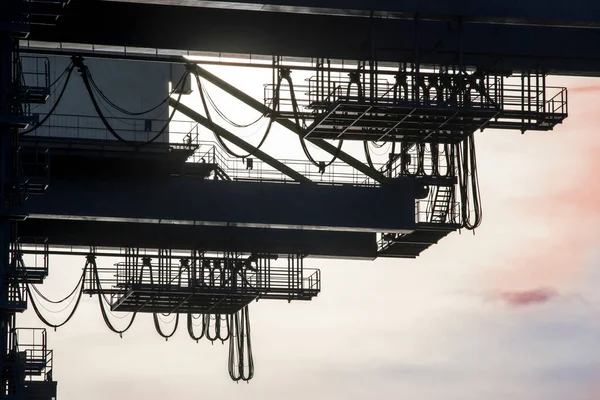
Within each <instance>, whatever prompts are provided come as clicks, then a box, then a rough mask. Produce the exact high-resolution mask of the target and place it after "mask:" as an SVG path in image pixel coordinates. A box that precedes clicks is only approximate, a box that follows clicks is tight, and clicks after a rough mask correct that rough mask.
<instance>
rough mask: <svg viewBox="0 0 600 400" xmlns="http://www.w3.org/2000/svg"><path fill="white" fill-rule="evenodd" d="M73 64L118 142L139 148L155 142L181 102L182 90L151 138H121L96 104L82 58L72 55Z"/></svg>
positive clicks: (105, 123) (88, 72)
mask: <svg viewBox="0 0 600 400" xmlns="http://www.w3.org/2000/svg"><path fill="white" fill-rule="evenodd" d="M73 64H74V65H75V66H76V67H77V69H78V70H79V74H80V75H81V79H82V80H83V84H84V85H85V88H86V90H87V92H88V95H89V97H90V100H92V104H93V105H94V109H95V110H96V114H97V115H98V116H99V117H100V120H102V123H103V124H104V127H105V128H106V129H107V130H108V132H109V133H110V134H111V135H112V136H113V137H115V138H116V139H117V140H119V141H120V142H123V143H125V144H127V145H129V146H132V147H135V148H140V147H143V146H146V145H149V144H151V143H153V142H155V141H156V140H157V139H158V138H159V137H160V136H161V135H162V134H163V133H165V131H166V130H167V128H168V127H169V124H170V123H171V121H172V120H173V117H174V116H175V112H176V111H177V105H179V103H180V102H181V96H182V95H183V90H182V91H180V92H179V96H178V97H177V101H176V106H175V107H173V111H172V112H171V115H170V116H169V119H168V120H167V121H166V122H165V125H164V126H163V127H162V128H161V129H160V131H158V133H157V134H156V135H154V136H153V137H152V138H150V139H149V140H147V141H145V142H130V141H129V140H127V139H125V138H123V137H122V136H121V135H119V133H117V131H115V129H114V128H113V127H112V126H111V125H110V123H109V122H108V120H107V119H106V117H105V116H104V113H103V112H102V110H101V109H100V105H99V104H98V101H97V100H96V96H95V95H94V92H93V90H92V87H91V84H90V77H91V73H90V71H89V68H88V67H87V66H86V65H85V64H84V63H83V59H82V58H81V57H73ZM187 74H189V70H186V75H187Z"/></svg>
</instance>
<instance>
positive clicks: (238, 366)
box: [228, 306, 254, 382]
mask: <svg viewBox="0 0 600 400" xmlns="http://www.w3.org/2000/svg"><path fill="white" fill-rule="evenodd" d="M230 319H231V326H232V331H233V334H232V337H231V340H230V341H229V359H228V370H229V376H230V377H231V379H232V380H234V381H236V382H237V381H240V380H242V381H245V382H248V381H249V380H250V379H252V378H253V377H254V356H253V354H252V340H251V335H250V315H249V313H248V306H245V307H244V308H242V309H241V310H240V311H238V312H237V313H235V314H234V315H232V316H231V317H230Z"/></svg>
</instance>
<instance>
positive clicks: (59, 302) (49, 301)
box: [31, 273, 85, 304]
mask: <svg viewBox="0 0 600 400" xmlns="http://www.w3.org/2000/svg"><path fill="white" fill-rule="evenodd" d="M84 279H85V273H83V274H81V277H80V278H79V281H78V282H77V285H76V286H75V288H73V290H72V291H71V293H69V294H68V295H67V296H65V297H63V298H62V299H60V300H50V299H49V298H48V297H46V296H44V295H43V294H42V292H40V290H39V289H38V288H37V287H36V286H35V285H31V287H32V288H33V291H34V292H35V293H36V294H37V295H38V296H39V297H41V298H42V299H44V300H45V301H47V302H48V303H52V304H61V303H63V302H65V301H66V300H68V299H69V298H71V296H73V295H74V294H75V293H76V292H77V288H78V287H79V285H81V283H82V282H83V280H84Z"/></svg>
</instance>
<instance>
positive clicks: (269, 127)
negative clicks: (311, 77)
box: [194, 74, 281, 158]
mask: <svg viewBox="0 0 600 400" xmlns="http://www.w3.org/2000/svg"><path fill="white" fill-rule="evenodd" d="M194 75H195V76H196V84H197V85H198V92H199V93H200V99H201V100H202V106H203V107H204V112H205V113H206V119H208V122H209V125H210V127H211V130H212V131H213V133H214V135H215V138H216V139H217V142H219V144H220V145H221V147H222V148H223V149H224V150H225V151H226V152H227V153H229V154H230V155H231V156H233V157H236V158H247V157H250V156H251V155H254V152H255V151H257V150H259V149H260V148H261V147H262V145H263V144H264V143H265V141H266V140H267V137H268V136H269V133H270V132H271V128H272V126H273V122H274V121H275V114H276V113H277V110H276V109H274V110H273V111H274V112H273V115H271V118H269V124H268V125H267V129H266V131H265V134H264V135H263V137H262V139H261V140H260V142H259V143H258V146H256V150H253V151H251V152H249V153H248V154H246V155H240V154H237V153H236V152H234V151H233V150H231V148H229V146H227V144H226V143H225V142H224V141H223V138H221V135H219V133H218V131H217V129H216V128H215V123H214V121H213V119H212V117H211V115H210V112H209V111H208V103H207V101H206V96H205V90H204V86H203V85H202V82H201V80H200V76H199V75H198V74H194ZM280 84H281V79H280V80H279V82H278V83H277V89H276V93H275V96H277V104H278V103H279V99H278V96H279V87H280ZM274 103H275V101H274Z"/></svg>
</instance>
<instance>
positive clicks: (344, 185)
mask: <svg viewBox="0 0 600 400" xmlns="http://www.w3.org/2000/svg"><path fill="white" fill-rule="evenodd" d="M84 3H85V6H84V5H83V4H84ZM148 3H149V2H148V1H142V0H140V1H118V0H115V1H102V0H89V1H83V0H71V1H66V0H4V1H2V3H0V67H1V68H0V201H1V206H2V214H1V215H0V329H1V332H0V333H1V335H0V351H1V352H2V353H0V356H1V357H0V367H1V368H0V376H1V378H2V379H1V387H0V397H3V398H9V399H14V400H17V399H39V400H43V399H52V398H55V397H56V387H57V386H56V382H54V381H53V379H52V368H53V356H52V351H51V350H48V349H47V343H46V332H45V330H35V329H34V330H26V329H23V328H17V325H16V315H17V314H18V313H20V312H23V311H24V310H25V309H27V306H28V304H29V303H31V304H32V305H33V308H34V310H35V312H36V313H37V314H38V316H39V317H40V319H41V320H42V321H43V322H45V323H46V324H47V325H49V326H54V327H57V326H60V325H63V324H64V323H66V322H68V321H69V319H70V318H71V317H72V315H73V313H74V312H75V309H76V308H77V304H79V299H80V298H81V296H82V294H84V293H87V294H90V295H96V296H97V297H98V301H99V305H100V309H101V313H102V316H103V319H104V321H105V322H106V324H107V326H108V327H109V329H110V330H111V331H113V332H115V333H118V334H122V333H123V332H124V331H125V330H127V329H128V328H129V327H131V325H132V324H133V322H134V319H135V316H136V315H137V313H149V314H152V315H153V318H154V325H155V328H156V330H157V332H158V333H159V334H160V335H161V336H162V337H164V338H165V339H168V338H170V337H171V336H172V335H173V334H174V333H175V331H176V330H177V326H178V323H179V318H180V315H184V316H185V317H186V320H187V330H188V333H189V335H190V337H191V338H192V339H194V340H200V339H202V338H204V337H205V338H207V339H208V340H211V341H217V340H219V341H222V342H225V341H228V343H229V375H230V377H231V378H232V379H233V380H234V381H240V380H244V381H248V380H250V379H251V378H252V377H253V375H254V362H253V359H252V349H251V335H250V320H249V304H250V303H251V302H253V301H256V300H286V301H309V300H312V299H313V298H315V297H316V296H317V295H318V294H319V293H320V290H321V275H320V271H318V270H310V269H308V268H305V267H304V262H305V261H306V260H307V259H308V257H310V256H313V257H339V258H348V259H368V260H373V259H375V258H378V257H389V258H415V257H418V256H419V255H420V254H421V253H422V252H423V251H425V250H426V249H428V248H429V247H431V246H432V245H433V244H435V243H437V242H438V241H439V240H441V239H442V238H444V237H445V236H447V235H448V234H450V233H452V232H454V231H457V230H459V229H469V230H471V229H475V228H476V227H477V226H479V224H480V223H481V216H482V208H481V202H480V195H479V186H478V176H477V161H476V150H475V142H474V136H475V133H476V132H478V131H481V130H485V129H500V130H518V131H521V132H525V131H549V130H552V129H553V128H554V127H555V126H556V125H558V124H560V123H562V122H563V120H564V119H565V118H566V117H567V116H568V104H567V90H566V88H555V87H550V86H549V85H547V76H548V75H549V74H551V73H555V72H569V73H575V74H582V75H597V73H598V71H600V61H599V60H598V59H597V57H596V58H594V57H595V56H594V57H590V56H589V54H588V52H587V51H584V49H585V46H586V44H589V43H592V42H593V41H594V38H595V36H594V35H595V34H597V32H596V28H598V26H600V21H595V20H594V21H586V18H587V17H585V18H584V17H583V16H581V15H571V14H568V13H567V14H565V15H564V16H563V15H560V14H561V10H559V9H554V8H551V9H550V11H548V15H546V16H542V17H539V18H537V17H536V18H533V17H532V15H529V14H528V13H527V10H528V9H527V8H526V7H525V8H524V10H523V15H522V18H517V17H518V16H515V15H512V14H511V13H510V12H508V11H506V10H504V11H503V12H500V14H499V15H496V11H497V10H496V11H495V10H492V9H490V8H489V7H487V6H485V7H484V6H476V5H472V6H471V8H472V9H471V10H465V11H463V12H461V13H460V15H453V12H450V11H448V10H447V9H444V8H443V7H442V8H441V9H439V7H437V6H436V7H437V8H433V9H432V10H430V11H429V12H426V13H423V10H419V9H413V8H415V7H416V8H418V6H411V7H408V6H406V5H401V2H398V4H394V5H389V4H388V5H385V4H379V3H380V2H375V3H376V4H377V5H376V6H375V7H378V9H377V10H371V9H369V10H371V11H370V12H367V9H363V8H364V7H363V6H365V4H366V3H367V2H358V3H356V4H357V7H358V6H361V4H362V6H361V7H362V8H361V7H359V9H356V10H349V9H347V6H346V5H344V4H342V3H343V2H340V1H338V0H327V3H328V4H329V6H328V7H327V8H319V7H312V6H311V7H306V6H307V5H306V4H304V3H303V2H302V1H301V0H292V1H289V2H286V4H280V2H279V1H278V0H265V1H263V2H262V3H261V4H258V2H253V1H252V2H246V3H250V5H249V4H243V3H245V2H244V1H242V2H236V3H231V2H229V1H227V0H223V1H216V2H198V3H203V5H201V6H198V7H191V6H190V7H186V6H172V5H166V4H163V2H161V1H155V2H152V3H154V4H148ZM204 3H210V7H204V5H206V4H204ZM252 5H254V6H260V7H259V8H260V9H261V10H270V11H264V12H263V11H258V10H255V9H253V8H252ZM369 7H371V6H369ZM390 7H391V8H393V9H388V8H390ZM403 7H404V8H403ZM440 7H441V6H440ZM590 7H591V6H590ZM367 8H368V7H367ZM555 8H556V7H555ZM559 8H560V7H559ZM90 10H94V11H93V12H94V14H95V15H96V17H99V16H102V15H105V16H110V17H111V19H112V20H113V22H114V24H112V27H109V26H104V25H106V24H105V23H103V26H97V24H96V22H95V19H100V20H101V18H95V19H94V20H92V19H90V17H89V16H90V15H91V11H90ZM509 11H510V10H509ZM563 11H564V10H563ZM575 14H576V13H575ZM123 15H136V16H138V17H139V18H140V21H142V20H151V21H152V22H153V24H147V26H148V27H152V30H153V31H158V30H160V29H158V30H157V25H156V24H158V25H160V24H162V23H168V24H169V30H174V31H175V32H176V33H174V34H171V35H164V34H163V33H164V32H165V31H167V30H166V29H165V30H161V37H160V38H159V37H157V36H156V34H155V32H150V31H148V30H146V27H145V26H146V24H144V23H140V24H139V25H140V26H139V27H138V28H136V29H131V24H130V20H129V19H127V20H122V19H121V18H122V16H123ZM157 15H161V16H164V17H165V18H164V19H162V18H157V17H156V16H157ZM192 15H193V16H194V18H197V19H194V21H195V22H193V23H189V24H186V23H179V24H175V25H176V26H172V25H173V21H174V20H177V21H185V20H187V18H191V16H192ZM503 15H504V17H502V16H503ZM507 15H508V17H507ZM509 17H510V18H509ZM559 17H560V18H559ZM563 17H564V18H565V19H566V21H563V22H562V23H561V25H560V26H557V25H556V23H557V21H562V18H563ZM503 18H509V19H503ZM516 20H519V21H521V22H520V23H518V24H517V23H513V22H510V21H516ZM198 21H204V22H205V23H198ZM224 21H236V23H238V24H239V26H243V27H246V28H248V30H249V31H251V32H254V33H255V35H254V36H253V37H252V38H246V37H244V38H240V37H239V36H236V35H237V34H236V32H242V31H244V30H243V29H237V30H227V31H226V32H225V31H223V28H222V27H224V26H225V27H226V26H228V25H227V24H225V23H224ZM267 22H269V23H267ZM270 22H273V23H270ZM115 26H119V27H121V28H122V29H120V30H119V29H113V28H114V27H115ZM187 26H201V29H200V30H202V29H208V32H212V31H210V29H214V30H216V31H218V32H221V33H222V36H219V38H215V40H214V41H206V40H203V41H198V42H201V43H202V44H200V45H197V44H195V42H193V41H192V42H193V43H192V42H190V41H189V40H191V39H189V38H193V37H195V36H194V35H186V34H184V33H185V30H186V29H187V28H186V27H187ZM253 26H271V27H273V31H272V32H270V33H269V34H268V36H267V37H264V36H263V35H262V33H261V32H256V30H253V29H251V28H252V27H253ZM302 26H313V27H314V30H313V31H311V32H305V33H306V34H307V35H308V36H307V37H303V36H302V35H298V32H299V31H300V30H301V27H302ZM94 27H95V28H94ZM210 27H212V28H210ZM588 30H589V31H588ZM325 31H327V32H342V34H341V35H340V36H339V37H338V35H337V34H336V35H333V36H331V38H330V39H331V40H330V44H327V43H325V42H323V41H318V40H316V39H315V40H311V39H310V38H311V37H312V38H313V39H314V38H317V37H321V38H322V37H324V34H323V32H325ZM521 31H523V32H528V33H527V34H535V33H536V32H537V34H538V36H539V37H540V41H541V42H540V44H539V46H537V47H535V48H531V47H527V46H528V45H527V43H521V42H520V41H519V40H515V37H518V36H519V35H518V33H519V32H521ZM490 32H492V33H494V32H495V33H494V34H491V33H490ZM205 33H206V32H205ZM542 33H543V34H542ZM278 35H280V36H278ZM347 35H348V36H347ZM164 36H168V37H164ZM217 36H218V35H217ZM186 37H187V38H188V39H186ZM211 37H215V35H211ZM484 37H485V38H488V37H491V38H492V39H493V41H494V43H496V45H495V46H492V45H490V44H489V43H487V42H485V41H484V42H482V38H484ZM561 37H562V38H565V40H570V39H571V38H576V39H579V41H574V42H573V43H578V45H577V46H575V45H574V46H573V48H572V49H565V48H559V46H554V45H552V46H551V45H549V43H554V44H555V42H556V40H554V39H556V38H561ZM553 40H554V42H553ZM56 42H58V45H57V44H56ZM67 42H71V43H72V44H73V43H74V44H75V45H72V46H71V48H69V44H68V43H67ZM53 43H54V44H53ZM315 43H316V44H315ZM357 43H361V44H360V45H359V44H357ZM97 45H100V46H99V47H96V46H97ZM102 45H105V46H113V47H106V48H104V49H103V48H102ZM86 46H87V48H86ZM115 46H118V47H115ZM194 46H201V47H202V48H196V47H194ZM507 46H508V48H507ZM579 46H581V48H580V47H579ZM130 47H133V49H132V48H130ZM143 48H146V49H143ZM147 48H152V49H158V48H166V49H170V50H169V51H163V52H160V54H159V51H155V52H154V54H148V51H147ZM174 49H181V50H192V51H193V50H196V51H204V52H206V51H208V52H214V51H217V52H222V51H225V52H227V51H229V52H234V53H258V54H259V55H258V56H257V57H255V59H258V60H259V61H255V59H252V60H249V61H244V60H243V56H240V55H239V54H238V55H237V56H236V57H237V58H236V57H234V58H233V61H232V60H227V61H225V60H223V59H220V58H217V59H216V60H215V59H212V60H211V59H207V58H204V59H202V60H198V62H193V61H191V59H190V58H186V57H183V56H181V53H180V52H179V53H178V52H177V51H175V50H174ZM544 51H545V53H544ZM540 52H541V53H540ZM542 53H543V54H542ZM584 53H585V54H584ZM48 55H68V56H71V60H72V64H71V65H70V66H69V68H68V69H67V70H66V71H65V83H64V86H63V88H62V91H61V92H60V95H59V97H58V99H57V100H56V101H55V104H54V106H53V107H52V109H51V111H50V112H49V113H48V114H46V115H36V114H35V113H34V112H33V111H32V108H31V105H32V104H44V103H45V102H47V101H48V99H49V96H50V94H51V90H50V87H51V85H52V84H51V82H50V75H49V70H50V65H49V59H48ZM205 55H206V54H205ZM212 55H214V54H212ZM91 57H98V58H111V59H130V60H143V61H148V62H168V63H176V64H181V65H183V66H184V67H185V72H184V75H183V76H182V78H181V80H180V83H181V82H184V81H186V78H188V77H189V78H191V79H192V80H195V82H196V88H197V93H191V94H190V91H189V90H184V89H183V87H179V83H178V84H177V85H176V87H175V90H174V91H173V92H172V93H171V96H170V97H169V98H168V99H167V100H165V102H166V103H167V104H168V105H169V106H171V107H172V109H174V110H176V111H178V112H179V113H181V114H183V115H184V116H185V117H186V118H188V120H186V121H176V120H174V119H173V115H174V114H175V112H172V113H171V115H170V117H169V118H168V119H165V120H161V121H159V120H153V121H150V122H149V121H148V120H147V119H145V118H144V117H143V116H140V117H137V116H131V115H129V116H126V117H118V118H117V117H111V116H106V115H104V114H103V112H102V109H103V108H102V107H101V105H102V106H107V105H108V106H110V102H109V101H108V99H106V98H105V96H103V95H102V90H101V89H100V88H99V87H98V86H97V84H96V82H95V81H94V78H93V76H94V72H95V71H93V70H91V69H90V68H89V66H88V65H87V59H88V58H91ZM203 63H213V64H221V65H239V66H253V67H258V68H270V69H271V70H272V72H273V79H272V81H271V82H264V83H265V86H264V96H263V99H256V98H254V97H252V96H250V95H248V94H246V93H244V92H242V91H241V90H239V89H238V88H237V87H234V86H233V85H231V84H230V83H228V82H226V81H224V80H223V79H221V78H219V77H218V76H216V75H215V74H213V73H211V72H209V71H207V70H206V69H205V68H203V66H202V65H203ZM297 72H298V73H297ZM298 74H304V75H307V76H308V78H307V79H306V80H303V81H301V82H296V81H295V78H294V77H295V76H297V75H298ZM70 79H81V81H82V82H83V84H84V87H85V88H86V91H87V95H88V96H89V98H90V100H91V101H92V103H93V104H94V107H95V110H96V111H97V116H82V115H66V114H58V113H55V112H54V111H55V109H56V105H57V104H58V102H60V99H61V98H62V95H63V94H64V91H65V89H66V87H67V86H68V83H69V80H70ZM207 83H210V84H211V85H214V86H216V87H217V88H219V89H220V90H222V91H223V92H225V93H227V94H228V95H230V96H232V97H233V98H235V99H237V100H239V101H240V102H242V103H244V104H245V105H246V106H248V107H249V108H250V109H253V110H256V111H258V112H259V113H260V114H261V115H262V116H263V117H264V118H265V119H268V127H267V131H266V133H265V136H264V138H263V140H261V142H260V144H259V145H257V146H254V145H251V144H250V143H248V142H246V141H245V140H244V139H242V138H240V137H239V136H237V135H235V134H234V133H232V132H231V131H229V130H228V129H226V128H225V127H224V126H221V125H220V124H219V123H218V122H217V120H216V119H214V118H213V115H216V114H219V115H221V112H220V110H219V107H218V105H217V104H215V102H214V101H213V100H212V98H211V97H210V96H209V93H208V91H207V90H206V84H207ZM184 95H185V96H190V95H195V96H199V99H200V101H201V103H202V109H193V108H190V107H188V106H186V105H184V104H183V103H182V101H181V99H182V96H184ZM103 102H106V103H107V104H99V103H103ZM117 120H118V121H121V122H123V121H125V120H126V121H125V122H126V124H125V125H126V126H127V128H125V129H116V128H115V126H116V125H117ZM274 124H279V125H281V126H283V127H284V128H286V129H287V130H289V131H290V132H292V133H294V134H295V135H296V136H297V137H298V141H299V145H300V146H301V148H302V150H303V152H304V155H305V156H306V160H282V159H279V158H277V157H275V156H273V155H270V154H268V153H267V152H265V151H264V150H262V149H261V147H262V144H263V143H264V141H265V139H266V137H267V136H268V135H269V132H270V129H271V127H272V125H274ZM231 125H235V124H233V123H232V124H231ZM167 128H168V129H169V130H170V133H171V137H172V138H173V137H177V138H178V140H177V141H173V142H172V143H159V142H156V141H155V139H156V138H158V137H159V136H160V135H161V134H162V133H163V132H164V131H165V129H167ZM199 129H203V130H208V131H210V132H211V133H213V134H214V137H215V142H209V141H206V140H201V139H200V137H199V134H198V133H199ZM56 131H59V132H60V137H56V136H54V135H53V134H52V132H56ZM86 132H94V134H95V136H96V137H98V138H99V139H94V140H91V139H82V138H81V137H80V135H81V134H83V133H86ZM102 136H104V138H100V137H102ZM344 141H347V142H361V143H362V145H363V148H364V154H363V155H361V156H360V157H359V156H358V155H356V154H351V153H350V152H347V151H345V149H344V148H343V143H344ZM232 144H233V145H234V146H235V147H236V148H237V149H241V150H242V151H244V152H245V154H243V155H240V154H238V153H237V152H235V151H232V149H231V145H232ZM307 144H310V145H312V146H316V147H317V148H319V149H320V150H322V151H324V152H325V153H328V154H330V155H331V159H330V160H329V161H320V160H317V159H316V158H315V157H313V156H312V154H311V153H310V151H309V147H308V146H307ZM384 144H385V145H388V146H389V147H388V149H389V150H388V151H387V152H386V154H385V155H384V157H383V160H381V159H375V157H374V155H372V154H371V151H372V149H373V148H382V147H383V145H384ZM363 159H364V161H363ZM117 177H118V179H117ZM140 198H141V199H152V201H139V199H140ZM248 204H251V205H252V207H248ZM283 205H285V206H283ZM53 255H73V256H81V257H85V260H86V262H85V267H84V268H83V271H82V275H81V279H80V281H79V283H78V285H77V287H76V288H75V289H74V290H73V291H72V292H71V294H70V295H69V296H67V297H66V298H65V299H63V300H69V299H71V300H73V299H74V298H76V299H77V301H76V306H75V308H74V309H73V311H72V312H71V313H70V315H69V316H68V317H67V318H66V319H65V321H64V322H63V323H61V324H59V325H53V324H51V323H49V322H48V321H47V320H46V319H45V317H44V316H43V313H42V312H41V309H40V307H38V304H39V302H40V301H42V300H43V299H44V297H43V296H42V295H41V294H40V292H39V291H38V290H37V288H36V286H35V285H39V284H41V283H43V282H44V279H45V278H46V276H47V275H48V272H49V269H48V266H49V261H50V258H51V257H52V256H53ZM31 257H34V258H33V259H35V260H36V262H34V263H31V262H30V261H31V260H32V258H31ZM98 257H120V258H121V259H122V261H120V262H118V263H116V264H115V265H114V266H113V267H110V268H99V267H98V265H97V261H96V260H97V258H98ZM46 300H47V299H46ZM113 312H114V313H122V312H128V313H131V320H130V323H129V324H128V326H127V327H126V329H125V330H119V329H117V328H116V327H115V326H114V325H112V323H111V322H110V318H109V315H110V313H113ZM164 316H171V317H172V319H173V321H174V323H173V326H174V327H173V328H172V331H171V332H165V329H164V328H165V323H164V321H163V320H162V317H164Z"/></svg>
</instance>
